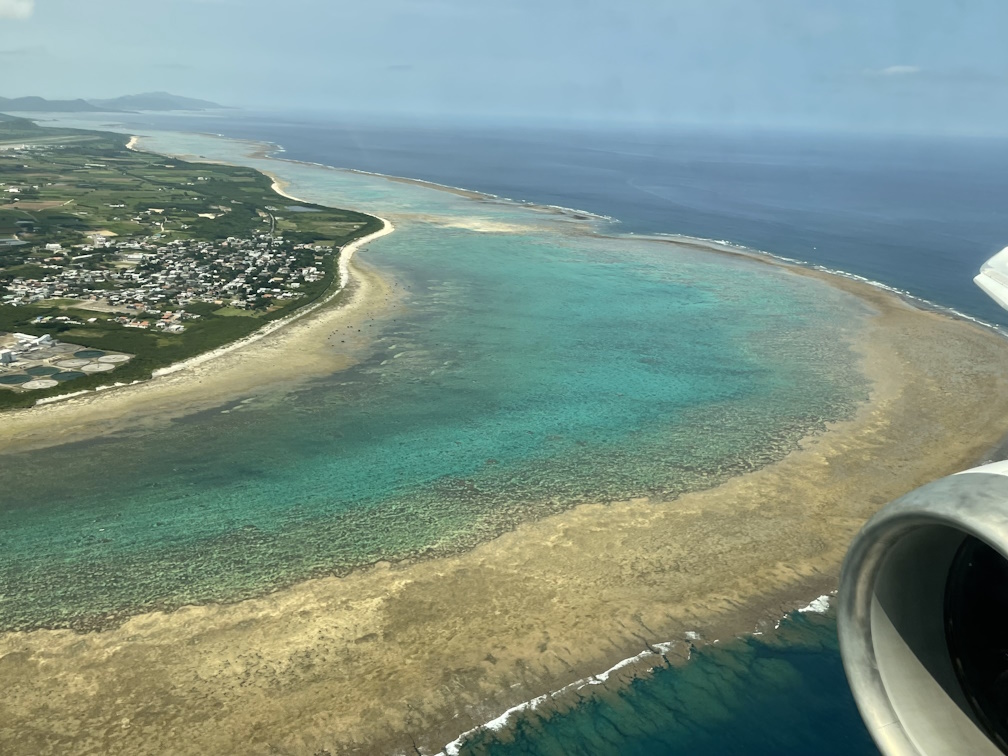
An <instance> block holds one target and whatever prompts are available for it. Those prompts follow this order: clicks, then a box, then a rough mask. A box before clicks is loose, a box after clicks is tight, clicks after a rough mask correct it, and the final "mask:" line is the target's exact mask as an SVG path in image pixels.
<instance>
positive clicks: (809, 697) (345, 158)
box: [119, 113, 1008, 755]
mask: <svg viewBox="0 0 1008 756" xmlns="http://www.w3.org/2000/svg"><path fill="white" fill-rule="evenodd" d="M119 120H120V121H121V122H125V123H128V124H129V125H130V126H131V127H135V128H142V127H143V126H148V127H150V128H156V129H165V130H177V131H198V132H208V133H219V134H222V135H224V136H228V137H238V138H245V139H254V140H265V141H269V142H272V143H274V144H277V145H280V146H282V148H283V150H284V152H283V157H286V158H290V159H294V160H301V161H306V162H313V163H322V164H326V165H333V166H339V167H347V168H355V169H360V170H364V171H372V172H378V173H384V174H390V175H396V176H408V177H413V178H420V179H425V180H428V181H433V182H437V183H442V184H447V185H450V186H455V187H464V188H468V189H475V190H480V191H483V192H488V193H491V194H495V195H499V196H503V197H509V198H512V199H516V200H521V201H527V202H531V203H538V204H553V205H560V206H564V207H571V208H577V209H581V210H586V211H590V212H593V213H597V214H600V215H605V216H610V217H613V218H616V219H618V220H619V221H620V222H621V226H620V228H621V229H622V230H623V231H626V232H633V233H635V234H662V233H667V234H683V235H688V236H697V237H704V238H712V239H718V240H726V241H730V242H733V243H736V244H741V245H745V246H748V247H752V248H755V249H760V250H765V251H768V252H772V253H775V254H780V255H784V256H787V257H791V258H796V259H799V260H803V261H808V262H812V263H817V264H821V265H825V266H828V267H831V268H837V269H840V270H844V271H847V272H850V273H854V274H857V275H861V276H865V277H867V278H870V279H874V280H878V281H880V282H883V283H885V284H887V285H890V286H894V287H897V288H899V289H902V290H905V291H907V292H909V293H911V294H913V295H915V296H918V297H922V298H924V299H928V300H931V301H933V302H935V303H937V304H939V305H943V306H947V307H951V308H954V309H956V310H959V311H961V312H964V313H967V314H969V315H972V316H975V317H978V318H981V319H984V320H987V321H992V322H997V323H1000V324H1008V317H1006V314H1005V313H1003V312H1002V311H1000V310H999V309H998V308H997V307H996V306H995V305H993V304H992V303H991V302H990V301H989V300H988V299H987V298H986V297H985V296H984V295H983V294H982V293H981V292H980V291H979V290H978V289H977V288H976V287H975V286H974V285H973V283H972V280H971V279H972V277H973V275H975V273H976V272H977V270H978V269H979V267H980V265H981V263H982V262H983V261H984V260H985V259H986V258H987V257H989V256H990V255H992V254H994V253H995V252H997V251H998V250H1000V249H1001V248H1002V247H1004V246H1005V245H1008V213H1006V212H1005V198H1006V197H1008V140H978V139H971V140H954V139H925V138H913V139H897V138H893V137H868V136H840V135H823V134H818V135H808V134H768V133H761V134H743V133H698V132H695V131H678V130H669V131H658V130H654V129H651V130H646V131H643V130H642V131H621V132H614V131H605V132H603V131H591V130H583V131H573V130H566V131H565V130H556V129H533V128H530V127H527V126H523V127H518V126H515V127H512V128H506V129H505V128H502V127H499V126H497V127H491V126H487V125H482V126H477V125H469V126H464V127H463V126H445V125H439V124H405V123H402V124H392V123H387V122H386V123H381V124H374V123H367V122H360V121H358V122H354V121H347V120H343V119H338V118H335V117H327V118H323V117H321V116H297V115H285V116H277V115H263V114H249V113H236V114H230V115H227V116H226V117H221V116H210V115H200V116H158V117H151V116H141V115H138V116H130V117H128V118H124V119H119ZM810 598H812V597H810ZM464 752H466V753H493V754H512V753H522V754H567V753H585V754H596V753H612V754H642V755H643V754H656V755H660V754H687V753H688V754H721V753H723V754H737V753H748V754H777V753H783V752H787V753H823V754H861V753H865V754H867V753H875V750H874V747H873V746H872V744H871V742H870V739H869V738H868V736H867V734H866V732H865V730H864V728H863V726H862V725H861V722H860V719H859V717H858V714H857V712H856V710H855V708H854V704H853V701H852V699H851V696H850V693H849V691H848V689H847V686H846V682H845V679H844V676H843V671H842V668H841V663H840V658H839V655H838V651H837V645H836V640H835V624H834V622H833V619H832V617H831V615H827V616H825V617H820V616H812V615H798V616H796V617H794V618H791V619H789V620H787V621H785V622H784V624H783V625H782V627H781V629H780V631H779V632H777V633H774V634H769V635H767V636H764V637H760V638H747V639H738V640H735V641H731V642H727V643H723V644H722V645H720V646H718V647H708V648H706V649H704V650H702V651H701V652H699V653H698V654H697V656H696V657H695V658H694V660H693V661H692V662H691V663H690V664H689V665H687V666H686V667H685V668H678V669H659V670H656V671H655V673H654V674H653V675H651V676H649V677H647V678H644V679H641V680H638V681H636V682H634V683H633V684H632V685H630V686H627V687H625V688H621V689H619V690H608V691H604V692H603V693H601V694H599V695H596V696H593V697H590V698H586V699H585V700H583V701H582V702H581V703H579V704H578V705H576V706H574V707H573V708H570V709H567V710H565V711H562V712H555V711H551V712H548V713H546V712H534V713H529V714H525V715H522V716H520V717H518V718H517V720H516V721H515V722H514V723H513V725H512V726H511V727H509V728H507V729H506V730H504V731H502V732H500V733H492V732H491V733H486V734H484V735H481V736H479V737H478V738H476V739H475V740H473V741H471V742H470V743H468V744H467V746H466V747H465V749H464Z"/></svg>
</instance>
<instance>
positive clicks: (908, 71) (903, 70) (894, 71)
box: [865, 66, 921, 76]
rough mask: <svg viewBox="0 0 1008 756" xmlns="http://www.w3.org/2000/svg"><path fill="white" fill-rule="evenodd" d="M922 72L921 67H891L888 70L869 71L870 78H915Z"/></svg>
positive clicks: (866, 72) (867, 72)
mask: <svg viewBox="0 0 1008 756" xmlns="http://www.w3.org/2000/svg"><path fill="white" fill-rule="evenodd" d="M920 72H921V69H920V66H889V67H888V68H877V69H871V68H870V69H868V70H867V71H865V74H867V75H868V76H913V75H914V74H919V73H920Z"/></svg>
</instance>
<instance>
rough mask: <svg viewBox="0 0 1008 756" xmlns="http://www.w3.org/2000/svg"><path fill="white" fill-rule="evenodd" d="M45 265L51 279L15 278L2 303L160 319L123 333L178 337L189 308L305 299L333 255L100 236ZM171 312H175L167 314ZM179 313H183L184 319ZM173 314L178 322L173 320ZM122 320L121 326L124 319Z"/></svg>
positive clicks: (278, 244)
mask: <svg viewBox="0 0 1008 756" xmlns="http://www.w3.org/2000/svg"><path fill="white" fill-rule="evenodd" d="M45 250H46V253H47V254H48V256H47V257H44V258H42V259H41V260H40V261H39V263H40V265H41V267H42V268H43V270H45V271H46V274H45V275H42V276H40V277H37V278H29V277H17V278H14V279H12V280H11V281H10V282H9V283H8V284H7V286H6V291H3V290H0V302H3V303H4V304H9V305H14V306H18V305H25V304H31V303H33V302H40V301H43V300H47V299H80V300H82V301H90V302H98V303H102V304H107V305H108V306H110V307H111V308H112V309H119V310H123V309H126V310H137V311H139V312H143V313H158V314H162V317H161V318H160V319H157V320H156V321H155V322H153V323H152V322H151V321H150V320H146V321H137V322H136V323H134V321H136V319H135V318H125V321H126V322H124V325H131V326H134V327H144V326H143V325H141V323H144V322H146V323H147V327H151V326H154V327H158V328H163V329H165V330H167V331H173V330H178V329H179V328H180V327H181V323H180V322H179V320H180V319H181V318H182V317H184V308H185V306H186V305H187V304H189V303H191V302H208V303H213V304H217V305H221V306H224V305H229V306H231V307H236V308H239V309H266V308H268V307H270V306H272V305H274V304H283V303H285V302H286V301H288V300H292V299H296V298H298V297H300V296H302V295H303V293H302V291H301V289H302V287H304V286H305V285H306V284H309V283H313V282H315V281H318V280H320V279H322V278H323V277H324V276H325V268H324V264H325V263H324V260H325V254H326V253H327V252H328V251H329V250H328V248H327V247H323V246H319V245H308V244H294V243H292V242H289V241H286V240H285V239H284V238H283V237H276V236H272V235H269V234H259V235H256V236H254V237H252V238H247V239H240V238H236V237H228V239H227V240H226V241H216V242H209V241H196V240H181V239H180V240H174V241H171V242H167V243H165V242H160V241H157V240H145V241H114V240H112V239H107V238H105V237H102V236H95V237H93V238H92V240H91V243H90V244H86V245H83V246H82V247H77V248H75V249H74V250H73V251H72V252H71V251H69V250H65V249H63V248H62V247H61V246H60V245H58V244H47V245H46V247H45ZM169 309H170V310H171V311H169ZM178 310H182V311H183V314H182V315H180V314H179V312H178ZM173 313H174V314H173ZM119 320H123V319H122V318H119Z"/></svg>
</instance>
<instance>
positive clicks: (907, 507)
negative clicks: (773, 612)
mask: <svg viewBox="0 0 1008 756" xmlns="http://www.w3.org/2000/svg"><path fill="white" fill-rule="evenodd" d="M838 629H839V637H840V651H841V653H842V655H843V663H844V669H845V671H846V673H847V679H848V681H849V682H850V686H851V690H852V691H853V693H854V698H855V700H856V701H857V705H858V709H859V710H860V712H861V716H862V718H863V719H864V721H865V724H866V725H867V726H868V730H869V731H870V732H871V735H872V737H873V738H874V740H875V743H876V744H877V745H878V746H879V748H880V749H881V750H882V752H883V753H884V754H887V756H904V755H906V756H910V755H916V754H929V756H930V755H935V754H943V755H944V754H948V755H949V756H952V755H953V754H954V755H955V756H960V755H961V754H971V755H975V756H981V755H982V754H1002V753H1008V462H997V463H994V464H991V465H984V466H982V467H977V468H974V469H972V470H968V471H966V472H963V473H959V474H957V475H951V476H949V477H947V478H942V479H941V480H938V481H935V482H934V483H930V484H928V485H926V486H923V487H921V488H918V489H917V490H915V491H912V492H911V493H909V494H907V495H906V496H903V497H902V498H900V499H897V500H896V501H894V502H892V503H891V504H889V505H888V506H886V507H885V508H884V509H883V510H882V511H880V512H879V513H878V514H877V515H875V517H873V518H872V519H871V520H870V521H869V522H868V523H867V524H866V525H865V527H864V528H863V529H862V530H861V532H860V533H859V534H858V535H857V537H856V538H855V539H854V542H853V543H852V545H851V547H850V551H849V552H848V554H847V558H846V559H845V561H844V566H843V570H842V573H841V576H840V591H839V608H838Z"/></svg>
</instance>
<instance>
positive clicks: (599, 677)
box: [435, 591, 836, 756]
mask: <svg viewBox="0 0 1008 756" xmlns="http://www.w3.org/2000/svg"><path fill="white" fill-rule="evenodd" d="M835 593H836V592H835V591H834V594H835ZM830 601H831V596H829V595H825V594H824V595H822V596H818V597H817V598H815V599H813V600H812V601H811V602H809V603H808V604H807V605H806V606H803V607H801V608H800V609H795V610H793V611H790V612H787V613H786V614H784V616H783V617H781V619H779V620H777V623H776V624H775V625H774V630H777V629H779V628H780V626H781V622H783V620H785V619H787V618H788V617H790V616H791V615H792V614H809V613H811V614H826V612H827V611H829V608H830ZM761 635H763V632H762V631H760V630H754V631H753V632H751V633H744V634H743V635H740V636H736V637H739V638H744V637H746V636H749V637H758V636H761ZM700 640H702V638H701V637H700V634H699V633H697V632H694V631H692V630H688V631H687V632H685V633H683V640H678V641H666V642H665V643H652V644H650V649H654V650H650V649H649V650H645V651H641V652H640V653H639V654H637V655H636V656H631V657H629V658H627V659H623V660H622V661H619V662H616V664H614V665H613V666H611V667H609V669H607V670H606V671H605V672H600V673H598V674H596V675H591V676H590V677H585V678H582V679H580V680H575V681H574V682H572V683H570V684H569V685H565V686H564V687H562V688H560V689H559V690H554V691H550V692H549V693H544V694H543V695H541V696H536V697H535V698H533V699H531V700H529V701H524V702H522V703H520V704H517V705H515V706H512V707H511V708H510V709H508V710H507V711H505V712H504V713H503V714H501V715H500V716H498V717H495V718H493V719H491V720H489V721H488V722H484V723H483V724H481V725H477V726H476V727H473V728H472V729H470V730H466V731H465V732H463V733H462V734H461V735H459V736H458V737H457V738H455V740H453V741H452V742H451V743H448V744H447V745H446V746H445V747H444V748H442V749H441V750H440V751H438V753H437V754H436V755H435V756H458V755H459V754H460V753H461V752H462V748H463V746H464V745H465V744H466V742H467V741H468V740H469V739H471V738H472V737H473V736H474V735H478V734H480V733H481V732H486V731H488V730H489V731H492V732H499V731H500V730H503V729H504V728H505V727H506V726H507V725H508V723H509V722H510V721H511V720H512V719H513V718H514V717H515V715H517V714H521V713H522V712H525V711H535V710H536V709H537V708H539V707H540V706H542V705H543V704H544V703H546V702H547V701H550V700H552V699H553V698H556V697H558V696H562V695H564V694H565V693H576V692H577V691H579V690H581V689H583V688H586V687H588V686H591V685H603V684H604V683H605V682H606V681H607V680H608V679H609V677H610V676H612V674H613V673H614V672H617V671H619V670H620V669H623V668H624V667H629V666H632V665H634V664H639V663H640V662H642V661H644V660H646V659H648V658H649V657H655V662H656V664H657V661H658V659H659V658H662V659H664V658H666V657H665V654H667V653H668V652H669V651H671V650H672V649H673V648H674V647H675V646H676V645H678V644H681V643H687V644H689V646H688V653H687V656H686V660H687V661H689V660H690V659H691V658H692V656H693V642H694V641H700ZM719 642H720V638H716V639H714V640H711V641H710V642H709V645H714V644H716V643H719ZM654 667H655V665H652V666H650V667H648V668H647V669H646V670H644V671H645V672H650V671H652V670H653V669H654Z"/></svg>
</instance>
